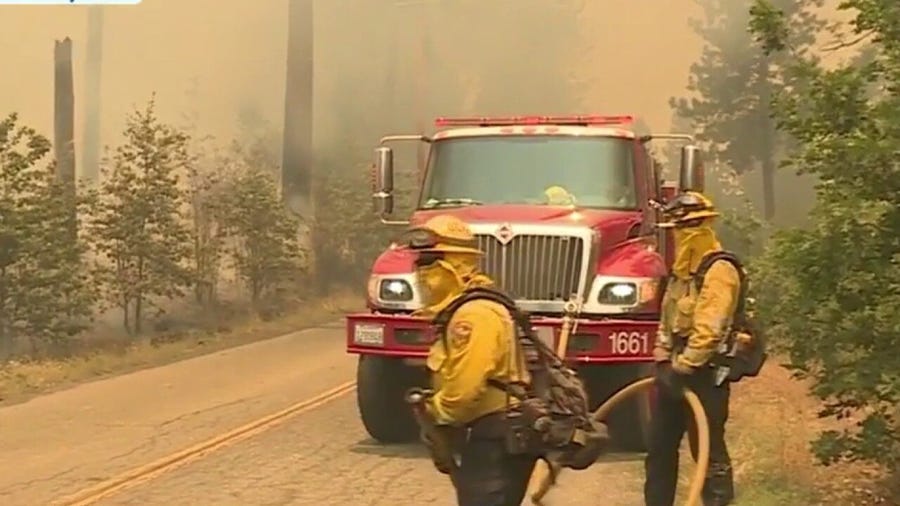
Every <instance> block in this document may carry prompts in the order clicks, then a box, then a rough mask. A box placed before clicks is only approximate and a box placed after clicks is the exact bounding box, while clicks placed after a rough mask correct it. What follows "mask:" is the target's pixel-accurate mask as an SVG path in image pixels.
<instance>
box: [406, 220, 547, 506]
mask: <svg viewBox="0 0 900 506" xmlns="http://www.w3.org/2000/svg"><path fill="white" fill-rule="evenodd" d="M404 242H405V244H406V245H407V246H409V247H410V248H411V249H412V250H413V251H414V252H415V253H416V259H415V266H416V276H417V282H418V285H419V289H420V291H421V292H420V293H421V294H422V301H423V305H424V308H423V309H422V310H421V311H420V312H419V313H418V314H420V315H423V316H426V317H431V318H433V317H434V316H435V315H437V314H438V313H439V312H440V310H441V309H443V308H445V307H447V306H448V304H450V302H452V301H453V299H454V298H456V297H457V296H459V295H461V294H462V292H463V290H465V289H467V288H471V287H477V286H491V285H493V282H492V281H491V279H490V278H488V277H487V276H485V275H484V274H482V273H481V272H479V269H478V260H479V258H480V255H481V254H482V253H481V251H479V250H478V248H477V243H476V241H475V236H474V235H473V234H472V231H471V230H470V228H469V227H468V225H466V224H465V223H463V222H462V221H460V220H459V219H457V218H455V217H453V216H449V215H439V216H436V217H434V218H431V219H430V220H428V221H427V222H426V223H425V224H424V225H423V226H421V227H418V228H413V229H410V230H409V231H408V232H407V236H406V238H405V241H404ZM427 365H428V369H429V370H430V372H431V376H432V387H433V390H432V392H433V394H432V395H431V396H429V397H428V398H427V400H426V401H425V411H426V412H427V414H428V416H429V418H430V420H429V425H432V424H433V425H435V426H438V427H442V426H443V427H449V428H451V429H452V430H450V431H449V433H450V434H453V436H451V437H452V438H453V440H454V441H455V444H454V443H450V444H448V445H447V444H444V445H440V446H449V447H450V448H452V453H453V461H454V462H455V464H453V463H451V464H450V465H449V467H450V468H451V469H450V470H449V474H450V478H451V481H452V483H453V485H454V488H455V489H456V496H457V502H458V504H459V505H460V506H517V505H519V504H521V502H522V500H523V498H524V496H525V493H526V489H527V487H528V480H529V477H530V476H531V472H532V470H533V468H534V465H535V461H536V458H535V457H533V456H528V455H512V454H511V453H509V452H508V451H507V445H506V441H505V439H504V437H505V436H506V434H507V431H506V430H505V424H506V423H507V419H506V416H505V412H506V408H507V406H508V402H510V399H509V398H508V397H507V395H506V393H505V392H503V391H502V390H500V389H497V388H491V387H490V386H489V385H488V380H494V381H501V382H525V383H527V382H529V381H530V377H529V374H528V371H527V369H526V367H525V363H524V358H523V357H522V353H521V348H520V347H519V346H518V345H517V341H516V334H515V327H514V324H513V321H512V317H511V315H510V313H509V311H508V310H507V309H506V308H505V307H503V306H502V305H500V304H498V303H496V302H493V301H489V300H484V299H480V300H479V299H476V300H471V301H468V302H465V303H463V305H462V306H460V307H459V308H458V309H457V310H456V311H455V312H454V313H453V314H452V316H451V317H450V320H449V322H448V323H447V325H446V331H445V334H444V335H442V336H439V338H438V339H437V340H436V341H435V343H434V345H433V346H432V347H431V350H430V351H429V355H428V359H427ZM436 432H437V431H436ZM440 433H441V434H447V433H448V432H444V431H440ZM429 437H441V436H440V435H430V436H429V435H427V434H426V436H425V438H426V443H427V442H428V438H429ZM432 443H433V441H432ZM432 458H434V452H432ZM445 460H449V459H445ZM435 464H436V465H438V464H439V463H438V461H437V460H435ZM446 464H447V463H446V462H443V463H441V465H444V466H445V467H447V466H446ZM441 465H438V468H439V469H441Z"/></svg>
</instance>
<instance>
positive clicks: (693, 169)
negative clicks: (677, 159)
mask: <svg viewBox="0 0 900 506" xmlns="http://www.w3.org/2000/svg"><path fill="white" fill-rule="evenodd" d="M678 187H679V189H680V190H681V191H686V190H693V191H698V192H703V191H704V189H705V188H706V177H705V174H704V170H703V160H702V158H701V156H700V148H699V147H698V146H695V145H693V144H689V145H687V146H684V147H683V148H681V168H680V172H679V174H678Z"/></svg>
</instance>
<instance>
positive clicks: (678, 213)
mask: <svg viewBox="0 0 900 506" xmlns="http://www.w3.org/2000/svg"><path fill="white" fill-rule="evenodd" d="M662 213H663V219H664V220H665V221H663V222H661V223H659V226H660V227H663V228H673V227H675V228H681V227H690V226H693V225H695V224H698V223H700V222H701V221H703V220H706V219H709V218H715V217H716V216H719V212H718V211H716V208H715V206H714V205H713V203H712V201H711V200H710V199H709V198H708V197H706V196H705V195H703V194H702V193H700V192H694V191H686V192H683V193H681V194H679V195H678V196H677V197H676V198H675V199H674V200H672V201H671V202H669V203H668V204H666V205H665V207H663V209H662Z"/></svg>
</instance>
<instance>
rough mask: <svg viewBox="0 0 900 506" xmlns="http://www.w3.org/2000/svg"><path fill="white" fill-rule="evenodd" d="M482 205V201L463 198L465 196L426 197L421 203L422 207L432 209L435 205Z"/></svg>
mask: <svg viewBox="0 0 900 506" xmlns="http://www.w3.org/2000/svg"><path fill="white" fill-rule="evenodd" d="M480 205H484V202H480V201H478V200H474V199H465V198H445V199H428V200H427V201H426V202H425V204H423V205H422V208H423V209H433V208H436V207H451V206H480Z"/></svg>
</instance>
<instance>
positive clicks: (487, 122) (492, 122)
mask: <svg viewBox="0 0 900 506" xmlns="http://www.w3.org/2000/svg"><path fill="white" fill-rule="evenodd" d="M633 122H634V116H601V115H578V116H512V117H506V118H503V117H499V118H437V119H435V120H434V124H435V126H439V127H444V126H482V127H488V126H518V125H523V126H525V125H577V126H588V125H622V124H629V123H633Z"/></svg>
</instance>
